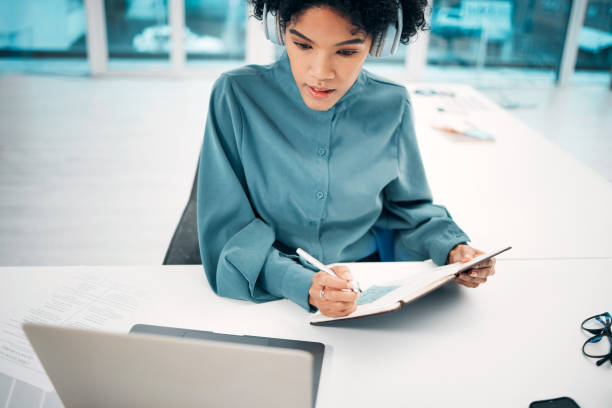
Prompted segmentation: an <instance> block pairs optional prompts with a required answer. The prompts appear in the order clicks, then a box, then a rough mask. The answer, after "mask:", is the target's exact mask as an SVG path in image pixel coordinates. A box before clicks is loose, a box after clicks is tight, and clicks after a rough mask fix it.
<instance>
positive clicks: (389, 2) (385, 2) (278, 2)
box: [248, 0, 427, 44]
mask: <svg viewBox="0 0 612 408" xmlns="http://www.w3.org/2000/svg"><path fill="white" fill-rule="evenodd" d="M248 2H249V3H251V4H253V6H254V7H253V16H254V17H255V18H256V19H258V20H261V19H262V18H263V9H264V4H265V5H267V6H268V10H270V11H272V12H276V13H280V14H279V15H280V18H281V23H282V25H283V29H284V28H285V26H286V23H287V22H288V21H291V19H295V18H299V16H300V14H301V13H303V12H304V11H306V10H307V9H309V8H311V7H321V6H329V7H331V8H333V9H334V10H336V11H337V12H339V13H340V14H342V15H344V16H346V17H348V19H349V20H350V21H351V23H353V25H355V26H357V27H359V28H360V29H362V30H363V31H365V32H366V33H367V34H370V35H372V36H373V37H375V36H376V35H377V34H379V33H381V32H382V31H383V30H384V29H385V28H386V27H387V26H388V25H389V24H391V23H392V22H394V21H395V20H396V19H397V8H398V6H399V4H400V2H401V4H402V13H403V17H404V21H403V29H402V36H401V38H400V42H401V43H403V44H408V42H409V41H410V38H412V37H413V36H414V35H416V34H417V32H418V31H419V30H426V29H427V25H426V21H425V12H426V8H427V0H401V1H398V0H380V1H372V0H361V1H355V0H327V1H325V0H304V1H299V0H248Z"/></svg>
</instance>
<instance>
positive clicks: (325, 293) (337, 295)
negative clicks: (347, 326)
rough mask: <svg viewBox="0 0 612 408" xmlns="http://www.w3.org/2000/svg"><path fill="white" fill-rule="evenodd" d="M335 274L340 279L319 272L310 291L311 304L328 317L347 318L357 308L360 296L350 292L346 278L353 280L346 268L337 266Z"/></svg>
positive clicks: (334, 268) (334, 269) (314, 277)
mask: <svg viewBox="0 0 612 408" xmlns="http://www.w3.org/2000/svg"><path fill="white" fill-rule="evenodd" d="M332 270H333V271H334V273H336V274H338V275H339V276H342V278H340V277H335V276H331V275H330V274H328V273H327V272H324V271H320V272H317V273H316V274H315V275H314V276H313V278H312V285H311V287H310V291H309V295H310V296H309V299H308V301H309V303H310V304H312V305H313V306H315V307H317V308H318V309H319V311H320V312H321V313H323V314H324V315H326V316H331V317H340V316H346V315H349V314H351V313H353V312H354V311H355V309H356V308H357V298H358V297H359V295H358V294H357V293H355V292H353V291H351V290H350V285H349V283H348V281H347V280H346V278H352V276H351V275H350V271H349V269H348V268H347V267H345V266H335V267H333V268H332Z"/></svg>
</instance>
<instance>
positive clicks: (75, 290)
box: [0, 273, 148, 390]
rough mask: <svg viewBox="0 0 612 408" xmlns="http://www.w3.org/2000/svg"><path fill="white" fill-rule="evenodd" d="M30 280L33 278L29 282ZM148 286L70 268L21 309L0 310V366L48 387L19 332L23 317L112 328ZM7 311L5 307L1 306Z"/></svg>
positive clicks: (145, 295) (136, 304)
mask: <svg viewBox="0 0 612 408" xmlns="http://www.w3.org/2000/svg"><path fill="white" fill-rule="evenodd" d="M32 284H35V282H32ZM146 298H148V292H147V291H146V290H144V289H143V288H142V287H135V286H130V285H126V284H121V283H118V282H113V281H111V280H109V279H106V278H102V277H98V276H96V275H93V274H91V273H76V274H75V275H74V276H72V277H71V278H70V279H68V280H66V281H64V282H61V283H60V284H59V285H58V287H57V288H56V289H55V290H54V291H52V292H49V293H48V295H47V296H46V297H45V298H43V299H41V300H40V301H39V302H37V303H35V304H31V305H28V307H27V308H26V310H25V311H23V312H21V313H13V314H12V315H11V314H6V313H5V311H3V312H2V314H0V372H2V373H4V374H6V375H9V376H11V377H15V378H17V379H19V380H21V381H24V382H27V383H29V384H32V385H35V386H37V387H40V388H42V389H45V390H52V389H53V386H52V385H51V383H50V381H49V379H48V377H47V375H46V374H45V371H44V369H43V367H42V365H41V364H40V361H39V360H38V358H37V357H36V354H35V353H34V350H32V347H31V346H30V343H29V342H28V340H27V339H26V337H25V334H24V333H23V330H22V329H21V325H22V323H23V322H32V323H44V324H51V325H58V326H69V327H77V328H82V329H88V330H105V331H113V330H116V329H117V328H118V327H122V326H121V325H120V322H122V321H123V320H124V319H125V318H126V317H128V316H129V315H131V314H132V313H134V312H135V311H136V310H137V309H138V307H139V305H140V304H141V302H142V301H143V300H144V299H146ZM6 312H7V311H6Z"/></svg>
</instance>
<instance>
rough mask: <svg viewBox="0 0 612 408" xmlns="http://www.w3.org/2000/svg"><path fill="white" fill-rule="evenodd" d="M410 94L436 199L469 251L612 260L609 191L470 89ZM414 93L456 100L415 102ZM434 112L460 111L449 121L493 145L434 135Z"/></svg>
mask: <svg viewBox="0 0 612 408" xmlns="http://www.w3.org/2000/svg"><path fill="white" fill-rule="evenodd" d="M408 88H409V90H411V91H412V92H411V98H412V102H413V106H414V116H415V123H416V131H417V135H418V138H419V144H420V147H421V152H422V155H423V160H424V163H425V167H426V171H427V176H428V179H429V182H430V186H431V189H432V192H433V195H434V200H435V202H437V203H440V204H442V205H444V206H446V207H447V208H448V210H449V211H450V213H451V214H452V216H453V218H454V219H455V220H456V221H457V223H458V224H459V225H460V226H461V227H462V228H463V229H464V230H465V231H466V232H467V234H468V235H469V236H470V237H471V238H472V243H473V245H474V246H476V247H479V248H482V249H483V250H485V251H486V250H489V249H491V248H496V247H501V246H504V245H512V247H513V249H512V251H509V252H507V253H506V254H503V255H501V256H500V257H501V258H504V259H506V258H510V259H551V258H557V259H559V258H577V257H581V258H582V257H593V258H596V257H611V256H612V239H610V231H612V212H611V209H612V184H610V183H609V182H608V181H607V180H605V179H604V178H603V177H601V176H600V175H599V174H597V173H595V172H594V171H593V170H591V169H589V168H588V167H586V166H585V165H583V164H582V163H580V162H579V161H578V160H576V159H574V158H573V157H571V156H570V155H569V154H568V153H566V152H564V151H563V150H561V149H560V148H559V147H557V146H556V145H554V144H553V143H551V142H550V141H548V140H547V139H545V138H544V137H543V136H541V135H539V134H537V133H536V132H534V131H532V130H530V129H529V128H528V127H527V126H525V125H524V124H522V123H521V122H520V121H519V120H517V119H516V118H514V117H513V116H512V115H511V114H509V113H508V112H506V111H504V110H503V109H501V108H500V107H498V106H497V105H496V104H494V103H493V102H491V101H490V100H488V99H487V98H486V97H484V96H483V95H482V94H480V93H479V92H477V91H475V90H474V89H472V88H470V87H468V86H462V85H448V84H444V85H424V84H421V85H418V86H417V85H415V86H409V87H408ZM415 89H443V90H445V91H452V92H454V93H455V95H456V97H455V98H449V97H444V96H439V95H438V96H436V95H432V96H423V95H415V94H414V92H413V91H414V90H415ZM437 107H445V108H447V110H450V109H455V110H457V111H461V110H462V109H463V108H465V109H466V110H467V111H466V112H467V113H455V114H456V115H458V116H462V117H465V118H466V119H467V120H469V121H470V122H472V123H473V124H474V125H476V126H477V127H479V128H480V129H483V130H485V131H487V132H489V133H492V134H494V135H495V137H496V140H495V141H494V142H491V141H479V140H473V139H469V138H465V137H461V136H450V135H447V134H444V133H442V132H440V131H437V130H434V129H433V128H432V123H434V122H435V121H436V120H439V118H440V116H441V115H444V113H440V112H438V111H437V110H436V108H437ZM576 137H580V135H579V134H577V135H576Z"/></svg>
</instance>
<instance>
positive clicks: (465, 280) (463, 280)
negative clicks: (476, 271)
mask: <svg viewBox="0 0 612 408" xmlns="http://www.w3.org/2000/svg"><path fill="white" fill-rule="evenodd" d="M486 281H487V278H474V277H471V276H467V275H464V274H460V275H459V276H458V277H457V278H456V279H455V282H457V283H458V284H459V285H463V286H466V287H468V288H477V287H478V286H479V285H480V284H482V283H485V282H486Z"/></svg>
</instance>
